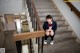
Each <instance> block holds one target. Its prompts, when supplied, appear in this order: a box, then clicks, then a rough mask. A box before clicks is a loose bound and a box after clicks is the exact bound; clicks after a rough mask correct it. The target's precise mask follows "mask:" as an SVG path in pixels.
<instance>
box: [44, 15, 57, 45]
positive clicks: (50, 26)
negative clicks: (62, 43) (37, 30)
mask: <svg viewBox="0 0 80 53" xmlns="http://www.w3.org/2000/svg"><path fill="white" fill-rule="evenodd" d="M43 29H44V30H45V32H46V33H45V40H44V44H47V38H48V37H49V36H50V37H51V42H50V44H51V45H53V43H54V40H53V39H54V35H55V31H56V29H57V23H56V22H55V21H53V18H52V16H51V15H47V16H46V21H45V22H44V24H43Z"/></svg>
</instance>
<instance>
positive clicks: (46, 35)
mask: <svg viewBox="0 0 80 53" xmlns="http://www.w3.org/2000/svg"><path fill="white" fill-rule="evenodd" d="M48 36H49V31H48V30H46V34H45V40H47V38H48Z"/></svg>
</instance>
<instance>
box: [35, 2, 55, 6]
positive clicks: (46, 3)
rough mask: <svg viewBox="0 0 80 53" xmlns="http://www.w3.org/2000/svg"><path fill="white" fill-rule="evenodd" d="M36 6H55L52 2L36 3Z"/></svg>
mask: <svg viewBox="0 0 80 53" xmlns="http://www.w3.org/2000/svg"><path fill="white" fill-rule="evenodd" d="M34 4H35V6H36V5H45V6H46V5H49V6H53V5H54V3H51V2H35V3H34Z"/></svg>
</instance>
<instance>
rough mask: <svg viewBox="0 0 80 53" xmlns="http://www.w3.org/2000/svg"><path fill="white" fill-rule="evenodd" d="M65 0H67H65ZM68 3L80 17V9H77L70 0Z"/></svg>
mask: <svg viewBox="0 0 80 53" xmlns="http://www.w3.org/2000/svg"><path fill="white" fill-rule="evenodd" d="M64 1H65V0H64ZM66 4H67V5H68V6H69V7H70V8H71V10H72V11H74V12H75V14H76V15H77V16H78V17H79V18H80V11H78V10H77V8H76V7H75V6H74V5H73V4H72V3H71V2H69V1H68V0H67V1H66Z"/></svg>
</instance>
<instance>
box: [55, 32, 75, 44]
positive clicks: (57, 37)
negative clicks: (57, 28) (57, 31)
mask: <svg viewBox="0 0 80 53" xmlns="http://www.w3.org/2000/svg"><path fill="white" fill-rule="evenodd" d="M69 39H76V37H74V36H73V35H71V34H65V35H63V34H62V35H55V37H54V41H55V43H57V42H62V41H65V40H69Z"/></svg>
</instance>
